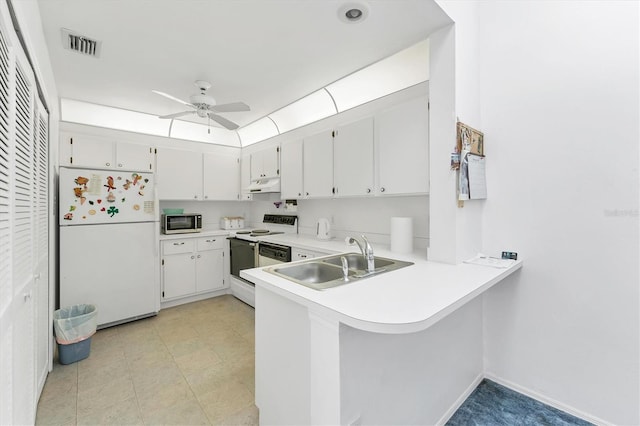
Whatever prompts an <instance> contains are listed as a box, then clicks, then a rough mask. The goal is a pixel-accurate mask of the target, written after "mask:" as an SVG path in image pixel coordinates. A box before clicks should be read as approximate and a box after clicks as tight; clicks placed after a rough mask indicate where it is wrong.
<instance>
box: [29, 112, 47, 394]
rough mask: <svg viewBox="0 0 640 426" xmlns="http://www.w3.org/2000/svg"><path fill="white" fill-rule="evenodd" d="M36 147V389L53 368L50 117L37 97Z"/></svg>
mask: <svg viewBox="0 0 640 426" xmlns="http://www.w3.org/2000/svg"><path fill="white" fill-rule="evenodd" d="M33 128H34V135H33V142H34V149H33V166H34V167H33V183H34V189H35V191H34V193H33V203H34V210H33V216H34V220H35V224H34V231H35V237H34V243H35V257H34V259H35V279H34V307H35V347H36V353H35V374H36V377H35V379H36V382H35V385H36V389H37V390H40V389H42V387H43V386H44V381H45V380H46V378H47V373H48V370H49V368H48V367H49V350H50V347H49V345H50V335H51V320H50V318H49V117H48V115H47V111H46V110H45V109H44V106H43V105H42V103H41V102H40V101H39V100H37V101H36V113H35V119H34V127H33Z"/></svg>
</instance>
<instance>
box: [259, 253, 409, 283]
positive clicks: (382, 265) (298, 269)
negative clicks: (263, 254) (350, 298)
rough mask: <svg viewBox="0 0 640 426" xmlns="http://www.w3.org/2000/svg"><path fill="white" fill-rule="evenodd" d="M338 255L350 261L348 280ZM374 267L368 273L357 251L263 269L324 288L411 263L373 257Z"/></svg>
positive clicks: (291, 279) (365, 264) (298, 281)
mask: <svg viewBox="0 0 640 426" xmlns="http://www.w3.org/2000/svg"><path fill="white" fill-rule="evenodd" d="M341 257H345V258H346V259H347V262H348V263H349V273H348V279H347V280H345V279H344V276H343V273H342V261H341V259H340V258H341ZM374 265H375V270H374V271H373V272H371V273H369V272H367V262H366V261H365V259H364V256H362V255H361V254H360V253H347V254H338V255H335V256H331V257H327V258H326V259H317V260H316V259H312V260H307V261H305V262H298V263H294V264H282V265H278V266H272V267H271V268H267V269H265V271H266V272H269V273H270V274H273V275H277V276H279V277H282V278H285V279H288V280H290V281H293V282H295V283H298V284H301V285H304V286H306V287H309V288H312V289H315V290H325V289H328V288H331V287H336V286H339V285H343V284H348V283H350V282H354V281H358V280H362V279H365V278H368V277H372V276H376V275H379V274H382V273H385V272H390V271H393V270H395V269H400V268H404V267H405V266H409V265H413V263H412V262H405V261H402V260H394V259H386V258H383V257H375V258H374Z"/></svg>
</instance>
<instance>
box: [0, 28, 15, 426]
mask: <svg viewBox="0 0 640 426" xmlns="http://www.w3.org/2000/svg"><path fill="white" fill-rule="evenodd" d="M2 29H3V28H0V30H2ZM11 69H12V61H11V60H10V56H9V48H8V46H7V41H6V37H5V35H4V33H3V32H2V31H0V319H1V321H0V324H2V329H1V330H0V348H3V349H2V350H0V395H2V398H0V424H3V425H5V424H11V423H12V418H13V374H12V371H13V327H12V325H11V324H12V320H11V318H10V316H11V302H12V301H13V280H12V279H11V266H12V265H11V261H12V256H11V198H12V190H11V186H12V179H11V175H12V174H13V173H12V171H11V155H10V152H11V151H12V149H11V145H12V144H11V143H10V142H11V141H10V139H11V131H10V128H11V127H12V126H11V120H10V108H9V105H10V90H9V87H10V86H11V85H12V83H11V81H10V75H11V74H12V73H11ZM4 324H7V325H6V326H5V325H4Z"/></svg>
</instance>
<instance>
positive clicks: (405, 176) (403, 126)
mask: <svg viewBox="0 0 640 426" xmlns="http://www.w3.org/2000/svg"><path fill="white" fill-rule="evenodd" d="M427 102H428V101H427V99H426V98H423V97H422V98H416V99H413V100H410V101H408V102H405V103H403V104H401V105H398V106H397V107H395V108H392V109H389V110H386V111H383V112H382V113H380V114H378V115H376V130H377V134H378V138H377V142H378V147H377V148H378V149H377V157H378V158H377V160H378V185H377V188H378V189H377V193H378V195H394V194H423V193H428V192H429V121H428V120H429V109H428V103H427Z"/></svg>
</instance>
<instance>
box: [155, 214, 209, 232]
mask: <svg viewBox="0 0 640 426" xmlns="http://www.w3.org/2000/svg"><path fill="white" fill-rule="evenodd" d="M161 224H162V233H163V234H186V233H190V232H200V231H202V215H201V214H198V213H182V214H163V215H162V222H161Z"/></svg>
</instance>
